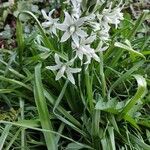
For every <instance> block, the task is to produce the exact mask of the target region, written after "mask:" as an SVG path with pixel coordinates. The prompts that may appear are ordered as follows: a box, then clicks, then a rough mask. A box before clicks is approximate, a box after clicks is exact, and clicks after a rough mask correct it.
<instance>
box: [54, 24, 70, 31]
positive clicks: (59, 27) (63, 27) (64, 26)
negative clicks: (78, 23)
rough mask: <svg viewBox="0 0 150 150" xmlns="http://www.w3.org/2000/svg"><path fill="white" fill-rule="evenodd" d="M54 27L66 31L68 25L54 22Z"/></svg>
mask: <svg viewBox="0 0 150 150" xmlns="http://www.w3.org/2000/svg"><path fill="white" fill-rule="evenodd" d="M55 26H56V28H57V29H59V30H61V31H66V30H67V29H68V26H66V25H65V24H58V23H57V24H55Z"/></svg>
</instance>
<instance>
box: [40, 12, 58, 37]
mask: <svg viewBox="0 0 150 150" xmlns="http://www.w3.org/2000/svg"><path fill="white" fill-rule="evenodd" d="M41 12H42V15H43V17H44V19H46V21H45V22H43V23H42V26H43V27H44V28H49V31H50V33H53V34H55V35H56V36H57V33H56V23H57V21H58V20H59V19H54V18H52V14H53V12H54V9H53V10H51V11H50V12H49V14H48V15H47V14H46V12H45V11H44V10H41Z"/></svg>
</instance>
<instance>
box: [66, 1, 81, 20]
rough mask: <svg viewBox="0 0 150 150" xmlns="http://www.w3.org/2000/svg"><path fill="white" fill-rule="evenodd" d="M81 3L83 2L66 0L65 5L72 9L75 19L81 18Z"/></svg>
mask: <svg viewBox="0 0 150 150" xmlns="http://www.w3.org/2000/svg"><path fill="white" fill-rule="evenodd" d="M81 2H82V0H66V1H65V2H64V3H65V4H68V5H70V6H71V7H72V12H71V16H72V17H73V18H76V19H78V18H80V16H81Z"/></svg>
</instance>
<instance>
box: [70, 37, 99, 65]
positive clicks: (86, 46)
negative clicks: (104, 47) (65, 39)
mask: <svg viewBox="0 0 150 150" xmlns="http://www.w3.org/2000/svg"><path fill="white" fill-rule="evenodd" d="M95 38H96V36H90V37H88V38H82V39H80V43H75V42H73V43H72V48H73V49H74V50H75V51H76V56H77V57H79V59H80V60H83V56H84V55H85V56H86V58H87V61H86V62H85V63H84V64H89V63H90V62H91V58H93V59H95V60H96V61H98V62H100V59H99V57H98V56H97V55H96V53H95V51H94V49H93V48H91V47H90V44H91V43H92V42H93V41H94V40H95Z"/></svg>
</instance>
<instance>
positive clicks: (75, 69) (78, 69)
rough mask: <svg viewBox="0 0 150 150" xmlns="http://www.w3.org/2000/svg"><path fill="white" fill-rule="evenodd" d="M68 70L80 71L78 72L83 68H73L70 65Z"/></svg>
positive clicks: (72, 71)
mask: <svg viewBox="0 0 150 150" xmlns="http://www.w3.org/2000/svg"><path fill="white" fill-rule="evenodd" d="M67 70H68V71H69V72H71V73H78V72H80V71H81V68H71V67H69V68H68V69H67Z"/></svg>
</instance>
